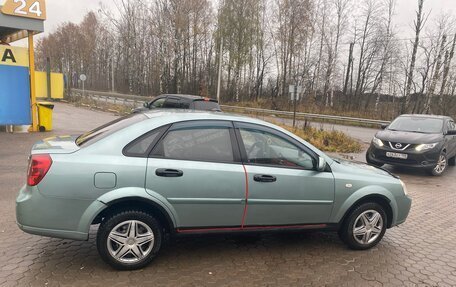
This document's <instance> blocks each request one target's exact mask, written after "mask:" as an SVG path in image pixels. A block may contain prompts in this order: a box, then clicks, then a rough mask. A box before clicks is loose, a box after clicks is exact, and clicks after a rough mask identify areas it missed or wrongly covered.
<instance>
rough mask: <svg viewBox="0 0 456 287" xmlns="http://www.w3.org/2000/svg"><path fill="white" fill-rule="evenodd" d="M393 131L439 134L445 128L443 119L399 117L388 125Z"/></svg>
mask: <svg viewBox="0 0 456 287" xmlns="http://www.w3.org/2000/svg"><path fill="white" fill-rule="evenodd" d="M388 129H389V130H393V131H404V132H416V133H424V134H437V133H441V132H442V130H443V120H442V119H433V118H425V117H399V118H397V119H396V120H394V121H393V122H392V123H391V124H390V125H389V127H388Z"/></svg>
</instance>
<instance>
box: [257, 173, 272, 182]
mask: <svg viewBox="0 0 456 287" xmlns="http://www.w3.org/2000/svg"><path fill="white" fill-rule="evenodd" d="M253 180H255V181H258V182H275V181H276V180H277V178H276V177H275V176H273V175H266V174H257V175H255V176H254V177H253Z"/></svg>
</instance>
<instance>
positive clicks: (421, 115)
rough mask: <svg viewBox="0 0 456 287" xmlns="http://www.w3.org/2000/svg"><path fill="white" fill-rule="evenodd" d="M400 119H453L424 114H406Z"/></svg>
mask: <svg viewBox="0 0 456 287" xmlns="http://www.w3.org/2000/svg"><path fill="white" fill-rule="evenodd" d="M399 117H416V118H429V119H442V120H443V119H451V117H449V116H442V115H424V114H404V115H400V116H399Z"/></svg>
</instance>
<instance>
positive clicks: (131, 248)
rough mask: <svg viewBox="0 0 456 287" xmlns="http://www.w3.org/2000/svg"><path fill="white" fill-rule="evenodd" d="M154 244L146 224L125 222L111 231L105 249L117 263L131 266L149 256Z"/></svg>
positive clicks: (131, 221)
mask: <svg viewBox="0 0 456 287" xmlns="http://www.w3.org/2000/svg"><path fill="white" fill-rule="evenodd" d="M154 242H155V236H154V232H153V231H152V229H151V228H150V227H149V226H148V225H147V224H146V223H144V222H141V221H138V220H127V221H123V222H121V223H119V224H118V225H116V226H115V227H114V228H113V229H112V230H111V232H110V233H109V235H108V238H107V247H108V251H109V253H110V254H111V256H112V257H113V258H115V259H116V260H117V261H119V262H122V263H127V264H128V263H130V264H131V263H135V262H138V261H140V260H142V259H144V258H145V257H146V256H147V255H149V253H150V252H151V251H152V249H153V247H154Z"/></svg>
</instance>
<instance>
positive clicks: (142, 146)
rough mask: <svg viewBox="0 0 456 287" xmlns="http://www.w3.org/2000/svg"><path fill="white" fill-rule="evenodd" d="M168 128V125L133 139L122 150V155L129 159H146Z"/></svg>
mask: <svg viewBox="0 0 456 287" xmlns="http://www.w3.org/2000/svg"><path fill="white" fill-rule="evenodd" d="M168 127H169V125H168V126H163V127H160V128H158V129H155V130H153V131H151V132H148V133H147V134H145V135H142V136H141V137H139V138H137V139H135V140H134V141H132V142H131V143H129V144H128V145H127V146H126V147H125V148H124V150H123V154H124V155H126V156H131V157H147V156H148V155H149V153H150V151H151V150H152V148H153V147H154V145H155V144H156V143H157V141H158V140H159V139H160V136H161V135H162V134H163V133H164V132H165V131H166V130H167V129H168Z"/></svg>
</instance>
